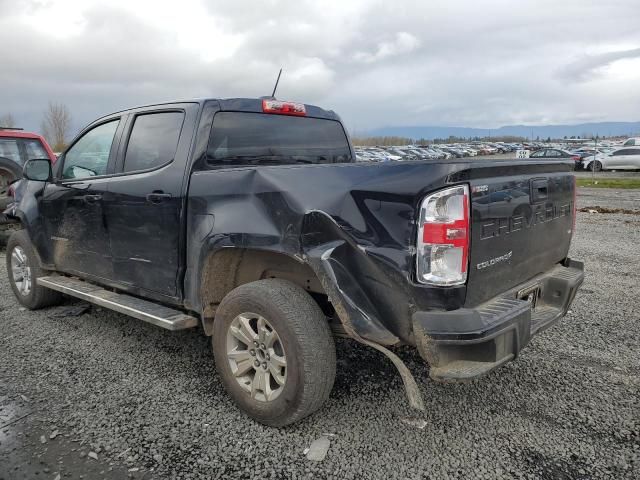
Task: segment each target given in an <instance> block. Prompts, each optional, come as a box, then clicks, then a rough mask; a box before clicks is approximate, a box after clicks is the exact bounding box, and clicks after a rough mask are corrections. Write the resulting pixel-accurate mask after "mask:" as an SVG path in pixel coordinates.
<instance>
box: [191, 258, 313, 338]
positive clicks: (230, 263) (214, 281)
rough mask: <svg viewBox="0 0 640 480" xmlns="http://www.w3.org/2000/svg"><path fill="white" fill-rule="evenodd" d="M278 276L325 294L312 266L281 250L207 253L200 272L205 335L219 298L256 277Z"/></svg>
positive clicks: (211, 325) (305, 288) (208, 332)
mask: <svg viewBox="0 0 640 480" xmlns="http://www.w3.org/2000/svg"><path fill="white" fill-rule="evenodd" d="M267 278H280V279H283V280H288V281H290V282H292V283H294V284H296V285H298V286H299V287H301V288H302V289H303V290H305V291H307V292H309V293H313V294H319V295H321V296H325V297H326V294H325V292H324V289H323V287H322V284H321V283H320V280H319V279H318V277H317V276H316V274H315V272H314V271H313V269H312V268H311V267H310V266H309V265H308V264H307V263H306V262H305V261H304V260H303V259H302V258H300V257H297V256H294V255H290V254H287V253H284V252H278V251H272V250H260V249H252V248H239V247H228V248H222V249H219V250H217V251H214V252H211V253H209V254H208V255H207V256H206V257H205V260H204V262H203V264H202V267H201V272H200V289H199V296H200V299H201V305H202V325H203V327H204V331H205V333H206V334H207V335H211V333H212V331H213V320H214V318H215V313H216V310H217V308H218V306H219V305H220V302H222V299H223V298H224V297H225V296H226V295H227V294H228V293H229V292H231V291H232V290H233V289H235V288H236V287H239V286H241V285H244V284H246V283H250V282H253V281H256V280H263V279H267Z"/></svg>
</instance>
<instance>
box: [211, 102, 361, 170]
mask: <svg viewBox="0 0 640 480" xmlns="http://www.w3.org/2000/svg"><path fill="white" fill-rule="evenodd" d="M351 161H352V159H351V151H350V149H349V142H348V141H347V136H346V134H345V133H344V129H343V128H342V125H341V124H340V122H337V121H335V120H326V119H320V118H309V117H293V116H286V115H272V114H263V113H247V112H219V113H218V114H216V116H215V118H214V120H213V128H212V130H211V136H210V138H209V146H208V149H207V163H208V164H209V165H212V166H218V165H282V164H304V163H343V162H351Z"/></svg>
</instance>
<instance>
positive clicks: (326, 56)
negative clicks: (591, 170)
mask: <svg viewBox="0 0 640 480" xmlns="http://www.w3.org/2000/svg"><path fill="white" fill-rule="evenodd" d="M0 45H1V46H0V48H1V50H0V51H1V52H2V55H1V56H0V59H1V62H0V63H1V67H0V115H2V114H4V113H7V112H11V113H12V114H13V116H14V117H15V118H16V120H17V122H18V123H19V124H20V125H21V126H24V127H25V128H28V129H34V130H39V125H40V121H41V117H42V111H43V110H44V109H45V107H46V105H47V102H48V101H49V100H51V101H55V102H62V103H65V104H66V105H67V106H68V107H69V109H70V111H71V113H72V116H73V126H74V131H75V130H78V129H80V128H81V127H82V126H84V125H85V124H86V123H88V122H90V121H92V120H93V119H95V118H96V117H98V116H101V115H103V114H106V113H110V112H112V111H115V110H119V109H122V108H127V107H131V106H135V105H140V104H145V103H150V102H156V101H163V100H172V99H186V98H193V97H235V96H251V97H256V96H260V95H267V94H270V93H271V89H272V87H273V83H274V81H275V77H276V75H277V72H278V69H279V68H280V67H281V66H282V67H283V68H284V73H283V78H282V80H281V82H280V87H279V89H278V94H277V96H278V97H279V98H282V99H287V100H297V101H303V102H306V103H314V104H318V105H320V106H322V107H325V108H331V109H334V110H336V111H337V112H338V113H339V114H340V115H341V116H342V117H343V119H344V120H345V121H346V123H347V126H348V128H349V129H350V130H351V131H354V130H355V131H356V132H358V131H364V130H366V129H369V128H375V127H382V126H392V125H448V126H472V127H483V128H494V127H498V126H501V125H506V124H514V123H525V124H547V123H581V122H587V121H602V120H620V121H622V120H625V121H637V120H640V113H639V107H640V87H639V86H640V4H639V3H638V0H607V1H602V0H562V1H559V0H553V1H547V0H536V1H523V0H519V1H515V0H502V1H496V0H494V1H489V0H482V1H477V0H446V1H438V0H415V1H401V0H394V1H390V0H386V1H373V0H369V1H364V0H322V1H320V0H295V1H278V0H256V1H251V0H244V1H243V0H231V1H206V0H179V1H171V2H168V1H167V2H164V1H160V0H109V1H108V2H107V1H95V0H77V1H75V0H67V1H56V0H39V1H35V0H33V1H31V0H20V1H16V0H0Z"/></svg>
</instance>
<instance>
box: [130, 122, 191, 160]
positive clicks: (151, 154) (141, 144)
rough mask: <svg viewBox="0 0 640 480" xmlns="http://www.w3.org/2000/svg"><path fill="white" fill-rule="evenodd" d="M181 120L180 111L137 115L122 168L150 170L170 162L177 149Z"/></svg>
mask: <svg viewBox="0 0 640 480" xmlns="http://www.w3.org/2000/svg"><path fill="white" fill-rule="evenodd" d="M183 120H184V113H183V112H159V113H145V114H142V115H138V116H137V117H136V118H135V121H134V124H133V129H132V130H131V136H130V137H129V144H128V145H127V153H126V154H125V157H124V171H125V172H135V171H140V170H150V169H154V168H158V167H161V166H163V165H166V164H168V163H171V162H172V161H173V158H174V157H175V155H176V149H177V148H178V140H179V139H180V131H181V130H182V122H183Z"/></svg>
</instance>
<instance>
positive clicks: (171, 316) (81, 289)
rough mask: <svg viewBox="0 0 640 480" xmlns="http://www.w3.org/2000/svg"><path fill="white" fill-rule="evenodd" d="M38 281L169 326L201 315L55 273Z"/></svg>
mask: <svg viewBox="0 0 640 480" xmlns="http://www.w3.org/2000/svg"><path fill="white" fill-rule="evenodd" d="M38 285H42V286H43V287H46V288H50V289H52V290H57V291H58V292H62V293H64V294H66V295H70V296H72V297H77V298H81V299H82V300H86V301H87V302H90V303H94V304H96V305H100V306H101V307H104V308H108V309H109V310H114V311H116V312H119V313H123V314H125V315H129V316H130V317H134V318H137V319H139V320H144V321H145V322H149V323H152V324H154V325H157V326H158V327H162V328H166V329H167V330H184V329H185V328H193V327H195V326H197V325H198V319H197V318H196V317H193V316H191V315H187V314H186V313H183V312H181V311H179V310H174V309H172V308H169V307H165V306H164V305H158V304H157V303H153V302H149V301H147V300H141V299H139V298H136V297H132V296H130V295H126V294H123V293H116V292H112V291H110V290H105V289H104V288H102V287H99V286H97V285H93V284H91V283H88V282H85V281H83V280H80V279H78V278H74V277H64V276H58V275H54V276H51V277H42V278H39V279H38Z"/></svg>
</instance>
